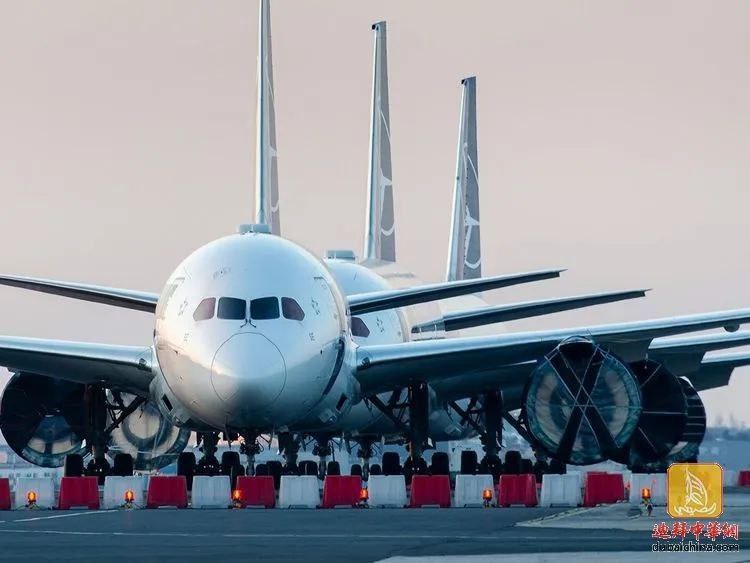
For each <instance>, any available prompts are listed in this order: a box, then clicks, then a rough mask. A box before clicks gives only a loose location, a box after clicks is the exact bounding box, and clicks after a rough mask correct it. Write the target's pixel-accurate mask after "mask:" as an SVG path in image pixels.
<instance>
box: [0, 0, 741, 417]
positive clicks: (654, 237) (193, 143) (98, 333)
mask: <svg viewBox="0 0 750 563" xmlns="http://www.w3.org/2000/svg"><path fill="white" fill-rule="evenodd" d="M380 19H385V20H387V22H388V33H389V36H388V47H389V71H390V98H391V131H392V143H393V151H394V154H393V171H394V186H395V200H396V201H395V203H396V221H397V226H396V233H397V239H398V240H397V253H398V256H399V261H400V262H402V263H403V264H405V265H408V266H410V267H411V268H412V269H413V271H414V272H416V273H417V274H418V275H420V276H421V277H422V278H424V279H425V280H438V279H441V278H442V276H443V275H444V270H445V260H446V252H447V238H448V226H449V219H450V205H451V192H452V178H453V175H454V167H455V142H456V138H455V137H456V133H457V129H458V102H459V80H460V79H461V78H462V77H463V76H467V75H470V74H476V75H477V76H478V107H479V110H478V111H479V168H480V183H481V208H482V237H483V240H482V243H483V253H484V272H485V273H486V274H498V273H511V272H515V271H522V270H527V269H536V268H546V267H566V268H569V271H568V272H567V273H566V274H565V275H564V278H562V279H560V280H557V281H549V282H543V283H538V284H532V285H530V286H528V287H524V288H511V289H508V290H502V291H498V292H494V293H492V294H488V295H487V296H488V298H489V299H490V300H491V301H492V302H502V301H509V300H518V299H522V298H531V297H535V298H536V297H539V298H541V297H545V296H546V297H552V296H556V295H557V296H560V295H572V294H577V293H581V292H584V291H592V290H610V289H621V288H634V287H653V288H654V291H652V292H651V294H650V295H649V297H648V298H646V299H643V300H640V301H637V302H627V303H624V304H616V305H608V306H604V307H600V308H598V309H587V310H584V311H582V312H576V313H566V314H560V315H556V316H551V317H542V318H537V319H533V320H530V321H524V322H518V323H514V324H513V325H512V327H518V328H523V329H528V328H548V327H563V326H574V325H581V324H587V323H600V322H614V321H619V320H631V319H638V318H647V317H653V316H665V315H672V314H683V313H695V312H702V311H710V310H716V309H725V308H736V307H747V306H750V295H748V293H749V292H748V280H749V279H750V260H749V259H750V252H748V244H747V238H748V228H747V225H748V219H747V213H748V207H750V189H749V186H750V158H749V157H748V155H750V65H749V64H748V57H750V34H748V32H747V22H748V21H750V3H749V2H746V1H730V0H724V1H722V2H711V1H700V2H698V1H685V0H680V1H653V0H649V1H635V2H633V1H622V2H614V1H601V0H588V1H586V2H583V1H565V2H561V1H555V2H551V1H533V2H506V1H497V0H485V1H479V0H470V1H467V0H464V1H462V2H442V1H441V2H438V1H435V0H419V1H417V0H408V1H403V0H401V1H397V0H389V1H380V0H378V1H376V0H368V1H358V2H352V1H351V0H335V1H334V0H325V1H322V0H318V1H315V2H312V1H305V2H303V1H300V0H274V1H273V2H272V30H273V55H274V73H275V81H276V85H275V86H276V112H277V114H276V115H277V127H278V129H277V131H278V149H279V177H280V191H281V213H282V230H283V232H284V234H285V235H286V236H288V237H289V238H291V239H293V240H295V241H298V242H300V243H303V244H304V245H306V246H307V247H308V248H310V249H311V250H312V251H314V252H315V253H316V254H322V253H323V251H324V250H325V249H327V248H347V247H349V248H355V249H356V250H357V252H358V253H360V254H361V250H360V249H361V245H362V233H363V231H364V217H365V213H364V211H365V190H366V187H365V184H366V177H367V172H366V163H367V143H368V120H369V116H368V105H369V97H370V88H371V85H370V81H371V68H370V65H371V59H372V53H371V50H372V35H371V30H370V25H371V24H372V23H373V22H375V21H377V20H380ZM256 45H257V3H256V2H255V1H252V0H250V1H240V0H236V1H216V0H214V1H211V2H208V1H187V0H170V1H166V0H158V1H155V0H149V1H136V0H127V1H124V0H122V1H120V0H118V1H115V0H107V1H102V0H88V1H83V0H66V1H65V2H52V1H44V2H42V1H29V0H27V1H24V2H18V1H15V0H13V1H11V0H0V53H1V55H0V127H2V134H0V193H1V194H2V200H1V202H0V205H1V206H2V207H1V208H0V209H1V210H2V221H0V240H2V241H3V244H2V246H1V247H0V248H1V250H0V271H3V272H7V273H20V274H28V275H36V276H46V277H52V278H60V279H68V280H76V281H87V282H91V283H100V284H107V285H113V286H122V287H129V288H134V289H144V290H160V289H161V286H162V283H163V282H164V280H165V279H166V277H167V276H168V274H169V273H170V272H171V270H172V269H173V268H174V267H175V266H176V265H177V263H178V262H179V261H180V260H182V259H183V258H184V257H185V256H186V255H187V254H188V253H189V252H191V251H192V250H193V249H195V248H196V247H198V246H199V245H201V244H203V243H205V242H208V241H210V240H212V239H214V238H217V237H220V236H222V235H225V234H227V233H231V232H233V231H234V230H235V228H236V225H237V224H238V223H241V222H248V221H250V220H251V219H252V209H253V196H252V185H253V178H254V176H253V166H254V164H253V151H254V141H253V139H254V136H253V130H254V121H255V73H256V69H255V65H256ZM0 311H2V314H1V315H0V333H2V334H11V335H25V336H38V337H52V338H63V339H73V340H91V341H101V342H113V343H127V344H147V343H149V339H150V334H151V329H152V318H151V316H150V315H148V314H144V313H138V312H131V311H125V310H121V309H114V308H109V307H105V306H101V305H96V304H87V303H81V302H75V301H70V300H65V299H61V298H55V297H52V296H45V295H40V294H34V293H27V292H23V291H21V290H16V289H11V288H0ZM749 393H750V370H748V369H745V370H742V371H737V372H735V375H734V377H733V381H732V383H731V385H730V386H729V387H728V388H725V389H722V390H717V391H712V392H708V393H705V394H704V399H705V401H706V403H707V406H708V410H709V416H710V417H711V418H712V419H715V418H716V416H717V414H718V412H719V409H724V418H725V419H726V418H727V417H728V416H729V414H733V415H734V416H735V417H736V418H737V419H740V420H744V421H747V422H750V409H748V408H747V407H746V405H747V399H746V397H747V396H748V394H749Z"/></svg>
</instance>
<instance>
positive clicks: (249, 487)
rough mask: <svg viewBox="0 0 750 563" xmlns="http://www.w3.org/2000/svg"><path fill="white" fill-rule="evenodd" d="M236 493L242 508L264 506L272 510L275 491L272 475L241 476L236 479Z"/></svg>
mask: <svg viewBox="0 0 750 563" xmlns="http://www.w3.org/2000/svg"><path fill="white" fill-rule="evenodd" d="M236 490H237V492H238V493H239V497H240V498H239V499H237V501H238V502H239V503H240V506H242V508H245V507H246V506H264V507H266V508H273V507H274V506H276V490H275V489H274V487H273V476H272V475H260V476H256V477H252V476H244V475H241V476H240V477H237V489H236Z"/></svg>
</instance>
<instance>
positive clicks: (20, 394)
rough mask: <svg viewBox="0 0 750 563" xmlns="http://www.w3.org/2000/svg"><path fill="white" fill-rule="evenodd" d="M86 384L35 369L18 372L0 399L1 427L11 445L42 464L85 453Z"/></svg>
mask: <svg viewBox="0 0 750 563" xmlns="http://www.w3.org/2000/svg"><path fill="white" fill-rule="evenodd" d="M85 392H86V387H85V385H82V384H80V383H71V382H69V381H62V380H60V379H55V378H52V377H47V376H44V375H38V374H35V373H17V374H15V375H14V376H13V377H12V378H11V380H10V381H9V382H8V385H7V386H6V387H5V390H4V391H3V395H2V399H0V431H2V433H3V436H5V440H6V441H7V442H8V445H9V446H10V447H11V449H12V450H13V451H14V452H16V453H17V454H18V455H19V456H21V457H22V458H23V459H25V460H26V461H28V462H30V463H33V464H34V465H40V466H42V467H61V466H62V465H63V463H64V462H65V456H66V455H68V454H82V453H84V450H85V446H84V443H83V442H84V439H85V437H86V423H87V420H86V406H85V405H86V399H85Z"/></svg>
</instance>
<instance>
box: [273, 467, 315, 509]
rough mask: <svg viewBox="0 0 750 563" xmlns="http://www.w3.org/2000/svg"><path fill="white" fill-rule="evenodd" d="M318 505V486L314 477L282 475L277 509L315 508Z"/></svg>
mask: <svg viewBox="0 0 750 563" xmlns="http://www.w3.org/2000/svg"><path fill="white" fill-rule="evenodd" d="M319 504H320V486H319V484H318V478H317V477H316V476H315V475H299V476H297V475H282V476H281V485H280V487H279V508H316V507H317V506H318V505H319Z"/></svg>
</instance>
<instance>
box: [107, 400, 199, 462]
mask: <svg viewBox="0 0 750 563" xmlns="http://www.w3.org/2000/svg"><path fill="white" fill-rule="evenodd" d="M134 400H136V397H135V395H130V394H128V393H118V392H107V401H108V402H109V403H110V404H113V405H116V406H117V407H118V408H119V409H124V408H127V407H128V406H129V405H130V404H131V403H132V402H133V401H134ZM116 412H117V411H115V413H116ZM111 422H112V420H111V415H110V419H109V420H108V424H111ZM189 439H190V431H189V430H185V429H184V428H178V427H176V426H174V425H172V424H171V423H170V422H169V421H168V420H166V419H165V418H164V416H162V414H161V412H159V409H158V407H157V406H156V405H155V404H153V403H151V402H149V401H146V402H144V403H143V404H142V405H140V406H139V407H138V408H136V410H135V411H134V412H132V413H131V414H129V415H128V416H127V417H126V418H125V420H123V421H122V422H121V423H120V424H119V425H118V426H117V427H116V428H115V429H114V430H112V433H111V434H110V438H109V452H108V453H109V456H110V457H114V456H115V455H116V454H118V453H125V454H130V456H131V457H132V458H133V468H134V469H136V470H138V471H150V470H154V469H161V468H162V467H166V466H167V465H169V464H170V463H172V462H174V461H175V460H176V459H177V457H178V456H179V455H180V453H182V450H184V449H185V446H187V443H188V440H189Z"/></svg>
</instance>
